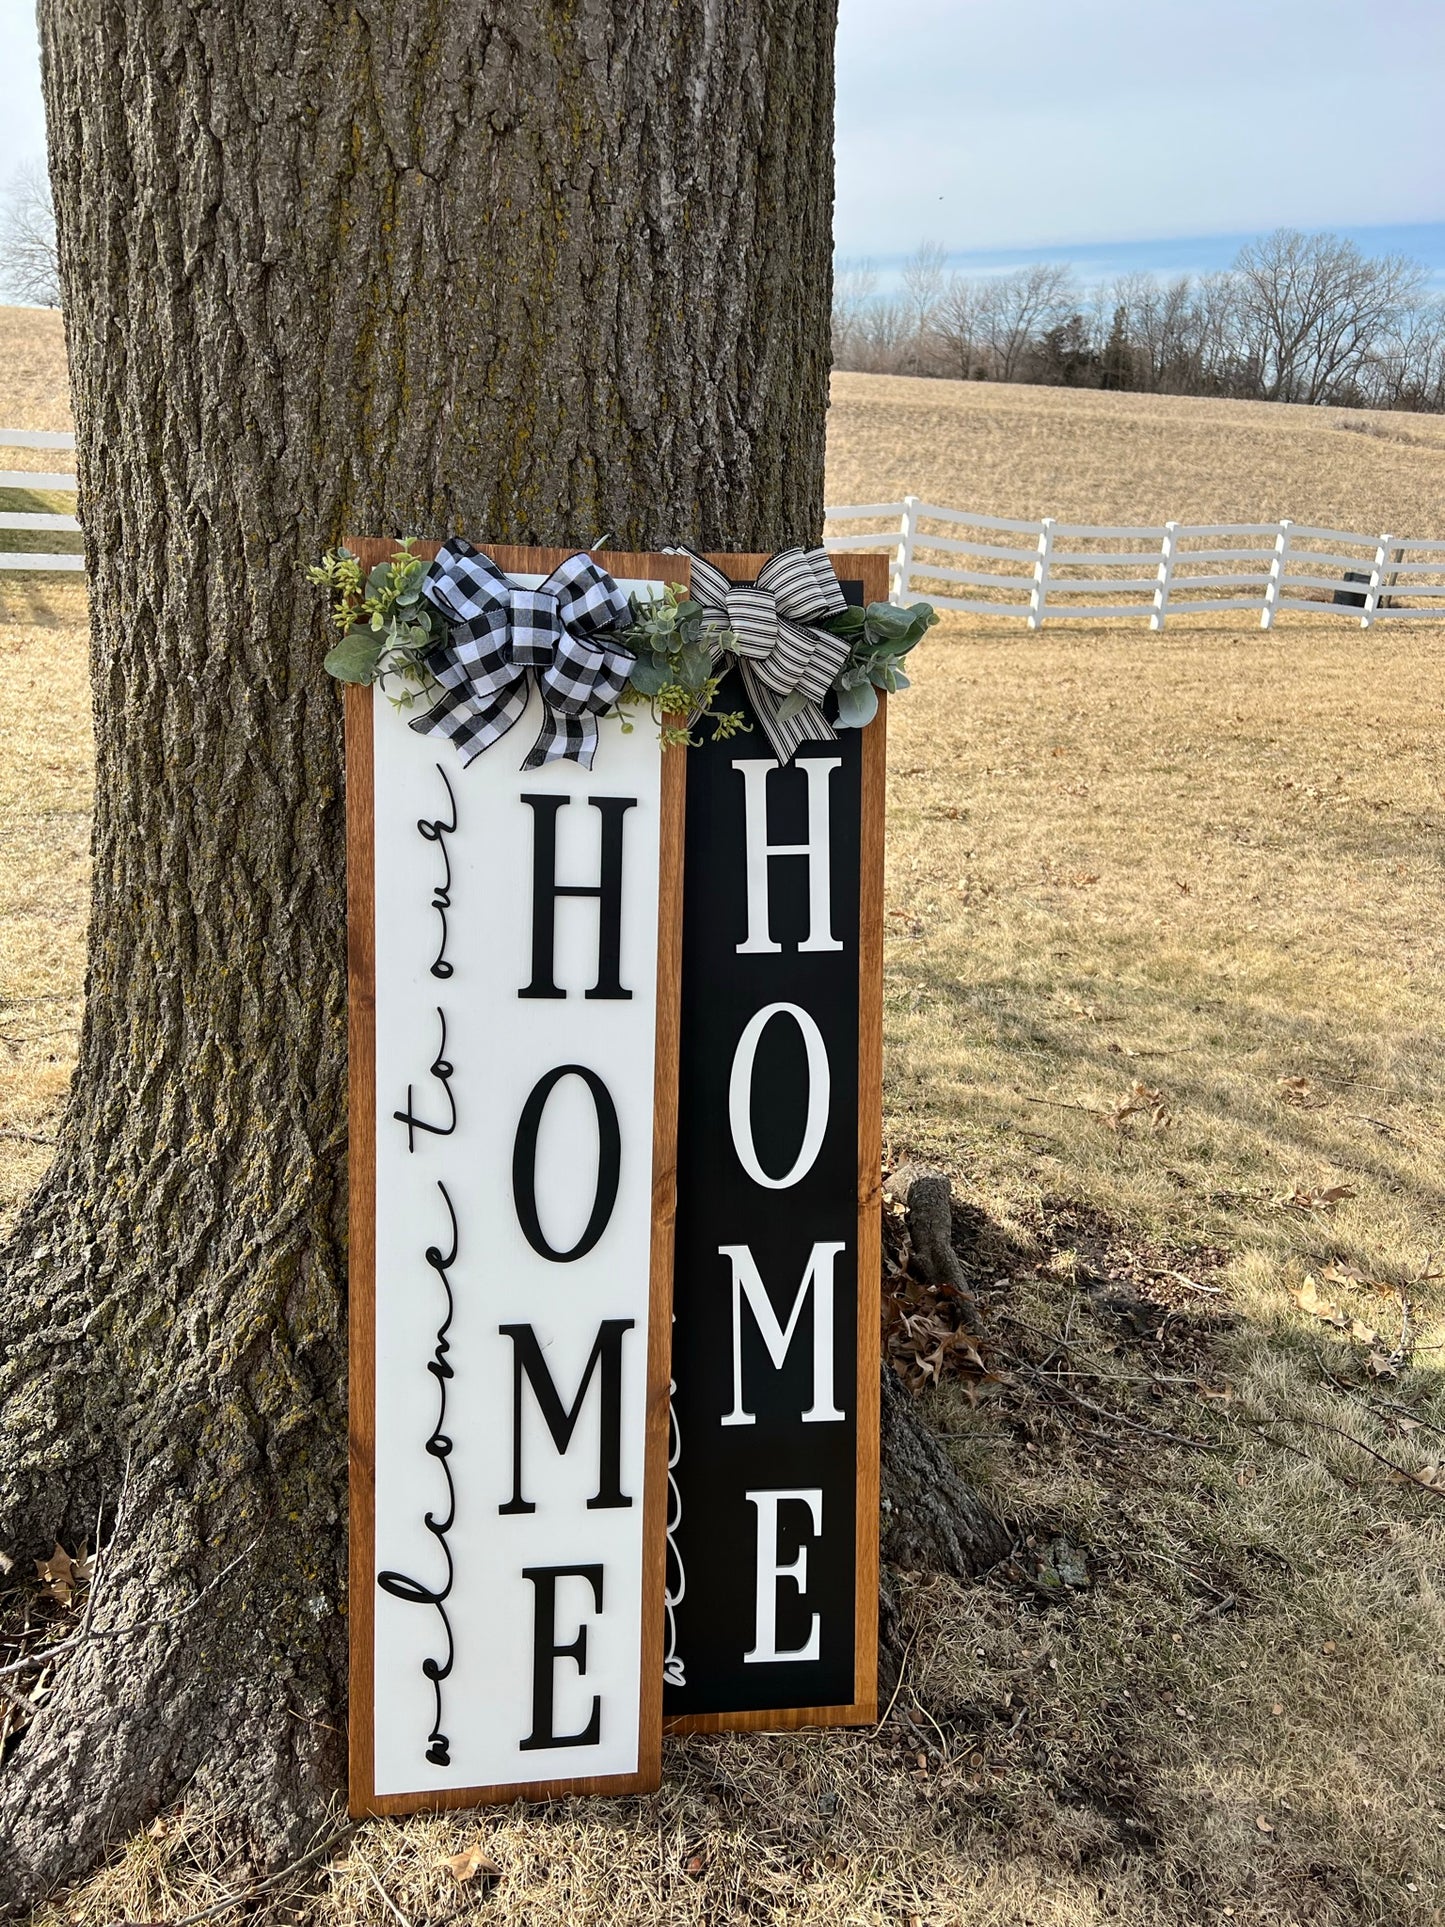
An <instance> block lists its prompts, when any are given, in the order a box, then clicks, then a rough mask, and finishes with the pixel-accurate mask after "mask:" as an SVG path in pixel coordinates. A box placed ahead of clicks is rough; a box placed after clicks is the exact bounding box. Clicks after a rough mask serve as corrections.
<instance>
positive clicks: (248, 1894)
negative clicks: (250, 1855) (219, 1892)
mask: <svg viewBox="0 0 1445 1927" xmlns="http://www.w3.org/2000/svg"><path fill="white" fill-rule="evenodd" d="M356 1827H357V1822H356V1821H355V1820H348V1821H347V1822H346V1824H345V1825H344V1826H341V1827H338V1828H337V1830H336V1832H335V1833H333V1834H329V1835H328V1836H327V1838H326V1839H325V1840H323V1841H322V1842H321V1843H320V1845H319V1846H315V1847H312V1848H310V1849H309V1851H308V1852H306V1853H303V1854H301V1855H299V1856H298V1858H296V1859H295V1860H288V1861H287V1863H286V1865H285V1866H284V1867H278V1868H277V1869H276V1871H275V1873H273V1874H268V1875H267V1876H266V1878H265V1879H264V1880H258V1881H256V1882H255V1884H254V1885H253V1886H250V1887H247V1888H246V1889H245V1890H244V1891H243V1892H241V1893H236V1894H226V1895H225V1896H224V1897H223V1898H222V1899H220V1900H216V1901H213V1902H212V1903H211V1905H210V1906H209V1907H202V1908H201V1909H200V1911H199V1912H198V1913H194V1914H184V1915H183V1916H182V1917H181V1919H179V1920H172V1921H167V1922H166V1923H165V1927H198V1924H199V1922H201V1921H203V1920H214V1919H215V1917H216V1915H217V1914H224V1913H229V1912H230V1910H231V1909H232V1908H233V1907H244V1906H246V1905H247V1904H248V1903H249V1902H250V1901H253V1900H259V1899H260V1898H261V1896H262V1895H263V1894H265V1893H269V1892H270V1891H271V1889H272V1888H273V1887H278V1886H280V1884H281V1883H282V1881H283V1880H289V1879H290V1877H291V1875H292V1874H295V1873H299V1872H300V1871H301V1869H302V1868H303V1867H309V1866H310V1865H311V1863H312V1861H313V1860H319V1859H320V1858H321V1856H322V1855H323V1854H326V1853H330V1851H331V1849H332V1848H333V1847H338V1846H340V1844H341V1842H342V1841H343V1840H345V1839H347V1838H348V1837H349V1836H350V1835H351V1834H353V1833H355V1831H356ZM116 1927H157V1923H156V1922H155V1921H141V1920H121V1921H117V1922H116Z"/></svg>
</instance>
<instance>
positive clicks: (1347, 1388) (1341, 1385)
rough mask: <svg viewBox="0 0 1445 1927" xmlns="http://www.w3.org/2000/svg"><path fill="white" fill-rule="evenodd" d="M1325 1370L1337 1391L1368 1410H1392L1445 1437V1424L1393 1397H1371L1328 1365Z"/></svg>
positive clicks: (1396, 1414) (1411, 1422)
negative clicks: (1436, 1423)
mask: <svg viewBox="0 0 1445 1927" xmlns="http://www.w3.org/2000/svg"><path fill="white" fill-rule="evenodd" d="M1323 1370H1324V1375H1325V1377H1326V1378H1327V1379H1328V1380H1329V1382H1330V1383H1331V1385H1333V1386H1334V1387H1335V1388H1336V1390H1337V1391H1341V1392H1344V1393H1345V1394H1346V1395H1347V1396H1348V1397H1350V1398H1352V1399H1354V1400H1355V1401H1356V1402H1357V1403H1358V1404H1360V1405H1363V1406H1364V1408H1365V1410H1366V1411H1367V1412H1378V1411H1380V1410H1382V1409H1383V1410H1384V1411H1386V1412H1392V1413H1393V1414H1394V1415H1395V1417H1396V1418H1402V1419H1408V1420H1409V1422H1410V1424H1411V1425H1418V1426H1419V1427H1420V1429H1421V1431H1423V1432H1433V1433H1434V1434H1435V1436H1436V1437H1437V1438H1441V1439H1445V1426H1442V1425H1435V1424H1432V1422H1431V1421H1430V1420H1429V1419H1427V1418H1421V1417H1419V1415H1418V1414H1417V1413H1415V1412H1412V1411H1411V1410H1410V1408H1409V1406H1408V1405H1397V1404H1396V1403H1395V1401H1394V1400H1393V1399H1392V1398H1380V1399H1374V1398H1369V1397H1367V1396H1366V1394H1365V1393H1364V1392H1362V1391H1360V1390H1359V1388H1358V1387H1357V1386H1354V1385H1350V1384H1347V1383H1346V1381H1345V1380H1344V1379H1342V1378H1337V1377H1336V1376H1335V1374H1334V1373H1333V1372H1332V1371H1331V1370H1330V1369H1329V1367H1328V1366H1325V1367H1324V1368H1323Z"/></svg>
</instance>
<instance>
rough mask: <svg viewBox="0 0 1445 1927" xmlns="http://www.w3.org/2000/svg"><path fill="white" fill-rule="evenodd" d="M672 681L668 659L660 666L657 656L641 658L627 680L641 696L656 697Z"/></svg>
mask: <svg viewBox="0 0 1445 1927" xmlns="http://www.w3.org/2000/svg"><path fill="white" fill-rule="evenodd" d="M671 679H672V671H671V670H670V669H669V668H668V667H667V663H666V659H664V660H663V661H662V663H660V664H659V662H658V659H657V658H656V656H639V657H638V658H637V661H636V662H635V663H633V665H632V667H631V669H629V670H628V672H627V680H628V681H629V682H630V683H631V684H632V687H633V688H634V689H635V690H636V691H637V693H638V694H639V695H640V696H655V695H656V694H657V692H658V691H659V690H660V689H663V688H665V687H666V685H667V684H668V683H669V682H670V681H671Z"/></svg>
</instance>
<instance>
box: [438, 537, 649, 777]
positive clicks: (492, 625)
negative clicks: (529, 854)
mask: <svg viewBox="0 0 1445 1927" xmlns="http://www.w3.org/2000/svg"><path fill="white" fill-rule="evenodd" d="M422 594H423V595H424V596H425V597H426V599H427V601H428V602H429V603H430V604H431V606H432V607H433V608H434V609H435V610H437V611H438V612H439V614H440V615H441V616H442V617H443V618H444V619H445V620H446V622H447V623H449V624H450V635H449V637H448V640H447V641H446V642H445V643H444V644H443V645H442V647H441V648H440V649H439V650H436V651H435V652H434V653H433V654H432V655H431V656H430V657H428V659H427V668H428V669H429V670H430V671H431V673H432V675H434V676H435V677H436V679H437V681H438V682H439V683H440V684H441V686H442V692H443V693H442V695H441V698H440V700H439V701H438V702H437V703H435V704H434V705H433V707H432V708H431V709H429V710H428V711H427V713H426V715H425V716H419V717H418V718H417V720H416V721H415V722H414V723H413V724H412V728H413V729H415V730H419V731H420V732H421V733H422V735H424V736H445V737H447V738H449V740H450V741H451V742H452V743H453V744H454V745H455V747H456V750H457V753H458V755H459V756H460V757H461V759H462V761H463V762H464V763H470V762H471V760H472V758H473V757H475V756H480V755H481V753H482V751H483V750H484V749H488V748H490V746H491V745H492V744H493V743H495V742H497V741H498V740H499V739H500V738H501V737H503V736H505V735H506V733H507V731H508V730H509V729H510V728H511V727H512V725H513V723H515V722H516V721H517V720H518V719H519V718H520V717H521V715H522V714H523V712H524V711H525V709H526V707H527V698H528V695H529V694H530V688H529V679H530V677H531V676H535V677H536V679H537V686H538V688H539V689H540V690H541V692H542V728H541V732H540V734H539V735H538V737H537V740H536V742H535V743H534V744H533V745H532V747H531V750H530V751H529V752H528V755H527V760H526V761H525V762H524V763H523V765H522V768H523V769H540V768H541V766H542V764H543V763H553V762H558V761H561V760H563V759H565V760H567V761H569V762H573V763H580V764H581V765H582V767H583V768H584V769H591V767H592V757H593V755H594V753H595V751H596V748H597V719H598V717H599V716H603V715H605V714H606V713H607V711H608V710H609V709H611V707H612V705H613V704H614V703H615V702H616V701H617V698H618V697H619V696H620V695H621V694H622V691H623V690H624V689H625V688H626V686H627V677H628V673H629V671H630V670H631V668H632V665H633V662H634V661H635V657H634V656H633V654H632V652H631V651H630V650H628V649H624V648H622V647H621V646H620V644H619V643H618V642H617V640H616V638H615V636H614V635H613V634H612V633H611V632H613V631H615V630H616V629H618V628H619V627H620V626H621V625H622V624H624V623H627V622H630V620H631V618H632V607H631V604H630V603H629V602H628V599H627V597H626V596H625V595H624V594H623V593H622V591H621V589H619V588H618V586H617V584H616V583H615V582H614V581H613V580H612V577H611V576H610V575H609V574H608V573H607V571H606V570H605V569H599V568H598V566H597V564H596V563H595V562H594V561H592V559H591V558H590V556H585V555H572V556H569V557H568V558H567V560H566V561H565V562H563V563H560V564H559V565H558V566H557V568H555V569H554V570H553V571H552V573H551V575H549V576H548V577H547V580H546V581H545V582H544V583H543V584H542V586H541V588H540V589H519V588H517V587H516V585H515V584H514V583H512V582H511V581H510V580H509V579H508V577H507V576H506V575H504V574H503V572H502V571H501V570H500V569H499V568H498V567H497V565H496V563H495V562H493V561H492V559H491V557H490V556H486V555H483V554H482V553H481V552H480V550H478V549H474V548H473V547H472V545H471V543H470V542H464V541H462V539H461V538H460V537H459V536H454V537H453V538H452V540H451V541H450V542H448V543H447V544H446V546H445V547H444V548H443V549H442V550H441V552H440V553H439V554H438V556H437V558H436V560H435V561H434V562H433V563H432V564H431V566H430V567H429V568H428V570H427V573H426V576H425V578H424V580H423V582H422Z"/></svg>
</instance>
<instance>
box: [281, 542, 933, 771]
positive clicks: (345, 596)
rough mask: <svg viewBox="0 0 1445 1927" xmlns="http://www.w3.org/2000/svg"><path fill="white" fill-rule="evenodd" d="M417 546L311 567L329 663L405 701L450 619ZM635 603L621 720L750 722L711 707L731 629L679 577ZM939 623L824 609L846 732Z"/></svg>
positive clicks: (790, 700)
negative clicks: (425, 587)
mask: <svg viewBox="0 0 1445 1927" xmlns="http://www.w3.org/2000/svg"><path fill="white" fill-rule="evenodd" d="M414 549H415V538H414V537H411V536H408V537H407V538H406V540H405V541H403V542H399V543H398V544H397V548H396V552H395V553H394V554H393V555H392V556H391V558H390V559H389V560H388V561H386V562H378V563H377V564H376V566H375V567H374V568H373V569H371V570H370V571H369V572H368V573H367V574H366V575H365V576H363V575H362V571H361V563H360V561H359V560H358V559H357V557H356V556H354V555H353V554H352V553H351V551H350V549H346V548H337V549H332V550H330V551H328V553H327V554H325V555H323V556H322V558H321V560H320V562H319V563H317V564H316V566H315V567H314V568H310V569H308V570H307V572H306V573H307V576H308V578H309V580H310V581H312V582H314V583H316V584H317V586H318V587H319V588H323V589H325V590H326V592H327V594H328V596H329V598H330V602H331V611H330V619H331V622H332V623H333V624H334V626H335V627H336V628H337V629H339V630H340V631H341V636H340V639H339V640H338V641H337V642H335V643H334V644H333V645H332V647H331V648H330V649H329V650H328V651H327V655H326V669H327V672H328V673H329V674H330V675H333V676H335V677H336V678H337V680H338V681H340V682H354V683H380V684H381V686H382V688H383V689H385V690H386V691H387V694H388V695H389V696H390V697H391V700H392V701H393V702H394V703H396V704H397V705H398V707H401V708H406V707H408V706H409V705H410V704H412V703H414V702H415V701H416V700H417V698H418V697H419V696H430V695H431V694H432V693H433V692H434V691H435V689H436V684H435V682H434V680H433V678H432V676H431V674H430V672H429V670H428V669H427V662H426V659H427V656H428V654H429V653H430V651H431V650H432V649H434V648H436V646H437V645H438V644H439V643H441V642H443V641H445V639H446V623H445V621H444V620H443V618H442V617H441V616H440V615H439V614H438V613H437V612H436V611H435V610H434V609H433V608H432V606H431V604H430V603H429V602H428V601H427V600H426V598H425V597H424V596H423V594H422V592H421V588H422V581H423V579H424V577H425V575H426V571H427V566H428V565H427V562H426V560H425V558H424V557H422V556H419V555H417V554H415V553H414ZM631 600H632V620H631V622H630V623H629V624H628V625H627V627H626V628H623V629H619V630H617V631H616V632H615V633H614V635H613V637H612V640H613V641H615V642H616V643H617V644H618V646H619V647H621V648H623V649H628V650H631V652H632V654H633V655H634V656H635V657H636V659H637V660H636V661H635V662H634V664H633V666H632V669H631V671H630V673H629V676H628V681H627V687H626V688H625V689H624V690H623V692H622V695H621V697H620V699H619V701H618V705H617V706H618V709H619V711H620V712H621V713H622V727H623V729H624V730H629V731H630V730H631V729H632V728H633V727H634V725H633V722H632V720H631V718H630V717H629V716H628V714H627V711H628V710H630V709H636V708H639V707H642V706H644V705H645V706H646V708H647V709H648V711H649V713H650V714H651V716H652V719H653V721H654V722H655V723H656V725H657V731H658V735H659V736H660V738H661V739H662V742H663V743H664V745H667V746H671V745H674V744H677V745H681V744H686V743H690V742H691V741H692V740H693V736H692V731H693V729H694V728H695V727H696V725H697V724H698V723H699V722H702V721H706V722H710V723H711V724H712V736H713V740H714V742H725V741H727V739H728V738H729V737H732V736H736V735H737V734H738V732H739V731H740V730H746V729H747V728H748V727H749V725H748V724H747V723H746V722H745V721H744V720H743V712H742V711H741V710H738V709H721V710H720V709H715V708H714V707H713V705H714V703H715V702H716V701H717V694H718V690H719V688H720V686H721V684H722V680H723V677H724V676H725V675H726V674H727V670H728V667H729V662H730V657H731V656H732V655H733V654H734V653H735V652H736V643H737V638H736V637H735V636H734V635H733V633H732V631H731V630H730V629H723V628H721V627H719V626H718V624H717V623H716V622H715V621H709V620H708V618H707V615H706V612H705V611H704V609H703V607H702V604H701V603H698V602H694V601H693V600H692V598H691V597H690V596H689V595H688V593H687V591H686V590H685V589H683V588H680V587H679V586H678V584H677V583H675V582H670V583H668V584H667V585H666V586H665V587H664V589H663V592H662V594H661V595H659V596H648V597H643V596H637V595H634V596H633V597H632V599H631ZM937 620H938V612H937V610H936V609H934V608H933V607H932V606H931V605H930V604H929V603H927V602H915V603H914V604H913V605H912V607H911V608H907V609H896V608H894V606H893V604H892V603H891V602H871V603H869V605H868V607H867V608H866V609H851V608H850V609H844V610H842V611H841V612H840V613H839V614H838V615H835V616H829V617H828V618H827V620H826V621H825V622H824V623H823V625H822V626H823V627H824V628H826V629H829V630H831V632H832V633H833V634H834V635H836V636H842V637H845V638H847V640H848V642H849V644H850V647H849V651H848V655H847V658H846V660H845V661H844V664H843V667H842V669H841V670H840V672H839V674H838V676H837V679H836V680H835V682H834V685H833V687H834V690H835V692H836V694H837V698H838V716H837V726H838V727H839V728H840V729H862V728H863V727H864V726H865V725H866V724H868V723H871V722H872V720H873V718H874V717H875V716H876V715H877V713H878V691H879V690H880V689H883V690H887V691H889V692H890V693H892V692H893V691H895V690H899V689H907V687H908V677H907V676H906V675H904V673H903V670H902V668H901V666H900V665H901V664H902V661H903V658H904V657H905V656H906V655H907V654H908V652H909V650H910V649H912V648H913V647H914V645H915V644H916V643H918V642H920V641H921V640H922V638H923V636H924V635H925V634H926V632H927V631H928V630H929V629H930V628H931V627H932V626H933V624H934V623H935V622H937ZM718 650H720V651H721V655H720V656H718V657H716V659H715V651H718ZM392 681H395V682H396V683H398V684H399V685H400V689H399V691H398V692H397V693H393V692H392V690H390V689H388V688H387V685H388V683H389V682H392ZM806 704H807V698H806V697H805V696H803V695H801V694H794V695H792V696H788V697H786V698H785V699H784V701H783V703H782V705H781V709H780V715H781V716H782V717H784V718H787V717H788V716H791V715H796V714H797V712H798V711H799V710H800V709H802V708H804V707H805V706H806Z"/></svg>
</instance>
